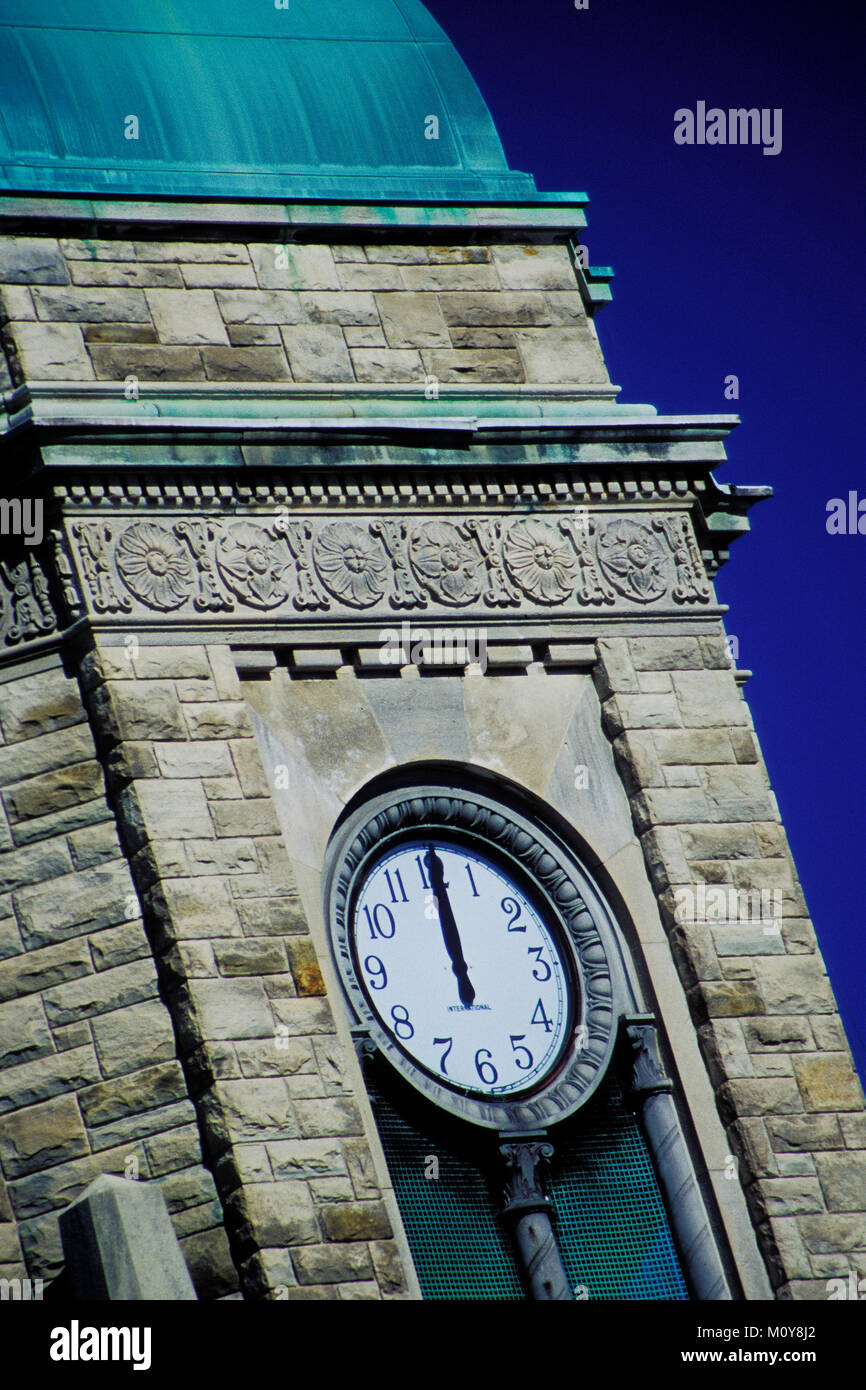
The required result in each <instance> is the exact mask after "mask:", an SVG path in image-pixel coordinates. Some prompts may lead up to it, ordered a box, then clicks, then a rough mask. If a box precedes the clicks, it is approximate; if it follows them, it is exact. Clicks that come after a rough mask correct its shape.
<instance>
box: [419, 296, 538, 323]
mask: <svg viewBox="0 0 866 1390" xmlns="http://www.w3.org/2000/svg"><path fill="white" fill-rule="evenodd" d="M439 302H440V305H441V307H442V313H443V315H444V317H445V322H446V323H447V324H449V325H454V326H455V327H459V328H488V327H490V328H500V327H506V328H511V327H515V326H524V325H525V326H533V327H542V326H544V325H547V324H549V323H550V321H551V320H550V311H549V308H548V305H547V303H546V302H545V299H544V296H543V295H541V294H532V293H519V292H515V291H510V290H500V291H498V292H493V293H484V292H483V291H480V292H476V293H461V292H459V291H457V292H452V293H445V294H443V295H442V296H441V299H440V301H439Z"/></svg>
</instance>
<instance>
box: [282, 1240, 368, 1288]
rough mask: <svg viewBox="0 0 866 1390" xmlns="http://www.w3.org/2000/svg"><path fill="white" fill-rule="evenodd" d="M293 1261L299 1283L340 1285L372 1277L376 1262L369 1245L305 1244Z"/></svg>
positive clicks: (296, 1252) (297, 1251)
mask: <svg viewBox="0 0 866 1390" xmlns="http://www.w3.org/2000/svg"><path fill="white" fill-rule="evenodd" d="M292 1263H293V1265H294V1267H295V1273H296V1275H297V1277H298V1283H299V1284H336V1283H342V1282H343V1281H344V1280H351V1279H370V1278H371V1277H372V1274H373V1264H372V1261H371V1259H370V1253H369V1251H368V1249H367V1247H366V1245H363V1244H360V1243H358V1242H357V1241H356V1242H354V1243H352V1242H349V1243H348V1244H338V1243H334V1242H332V1243H330V1244H328V1245H305V1246H301V1247H300V1249H298V1250H295V1251H294V1253H293V1255H292Z"/></svg>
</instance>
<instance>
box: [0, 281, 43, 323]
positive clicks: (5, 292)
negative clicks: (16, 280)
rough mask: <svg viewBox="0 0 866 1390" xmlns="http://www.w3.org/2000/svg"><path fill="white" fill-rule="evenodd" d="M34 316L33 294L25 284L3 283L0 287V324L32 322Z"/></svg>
mask: <svg viewBox="0 0 866 1390" xmlns="http://www.w3.org/2000/svg"><path fill="white" fill-rule="evenodd" d="M35 318H36V309H35V308H34V306H33V296H32V294H31V293H30V291H29V290H28V289H27V287H26V286H25V285H3V286H2V288H0V325H3V324H6V323H9V321H10V319H11V320H12V321H13V322H15V321H17V322H19V323H25V322H32V321H34V320H35Z"/></svg>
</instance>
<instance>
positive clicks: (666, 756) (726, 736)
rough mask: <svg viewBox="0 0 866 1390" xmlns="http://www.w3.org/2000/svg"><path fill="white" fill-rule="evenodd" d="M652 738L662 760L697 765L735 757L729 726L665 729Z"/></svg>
mask: <svg viewBox="0 0 866 1390" xmlns="http://www.w3.org/2000/svg"><path fill="white" fill-rule="evenodd" d="M653 738H654V742H655V750H656V753H657V754H658V757H659V760H660V761H661V762H662V763H666V764H679V765H681V766H690V767H696V766H699V765H700V764H703V763H732V762H733V761H734V753H733V749H732V747H731V738H730V733H729V731H728V730H725V731H724V732H722V731H721V730H717V729H664V730H659V731H658V733H656V734H654V735H653Z"/></svg>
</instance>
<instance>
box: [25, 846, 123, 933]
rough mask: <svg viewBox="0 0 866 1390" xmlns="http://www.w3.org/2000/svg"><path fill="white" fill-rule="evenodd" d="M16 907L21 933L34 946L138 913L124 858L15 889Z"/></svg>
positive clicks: (106, 924) (112, 924)
mask: <svg viewBox="0 0 866 1390" xmlns="http://www.w3.org/2000/svg"><path fill="white" fill-rule="evenodd" d="M131 899H133V900H134V903H133V904H132V905H131V903H130V900H131ZM15 905H16V912H17V916H18V921H19V924H20V926H21V935H22V937H23V940H24V943H25V945H26V946H28V947H30V948H35V947H39V946H49V945H53V944H54V943H55V942H58V941H62V940H64V939H65V938H67V937H69V936H76V935H78V934H79V933H80V932H82V931H86V930H90V931H92V930H94V929H98V928H100V927H113V926H116V925H117V924H118V923H120V922H125V921H127V920H129V919H130V918H131V917H133V916H135V915H137V912H138V907H137V899H135V890H134V888H133V885H132V879H131V877H130V873H129V866H128V864H127V862H126V860H125V859H116V860H112V861H109V862H108V863H105V864H98V865H96V866H95V867H94V868H92V869H83V870H82V871H81V872H80V873H74V874H65V875H63V877H61V878H55V879H51V880H50V881H49V882H47V883H39V884H35V885H34V886H32V887H29V888H22V889H20V890H19V891H18V893H16V896H15Z"/></svg>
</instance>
